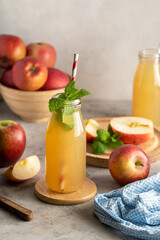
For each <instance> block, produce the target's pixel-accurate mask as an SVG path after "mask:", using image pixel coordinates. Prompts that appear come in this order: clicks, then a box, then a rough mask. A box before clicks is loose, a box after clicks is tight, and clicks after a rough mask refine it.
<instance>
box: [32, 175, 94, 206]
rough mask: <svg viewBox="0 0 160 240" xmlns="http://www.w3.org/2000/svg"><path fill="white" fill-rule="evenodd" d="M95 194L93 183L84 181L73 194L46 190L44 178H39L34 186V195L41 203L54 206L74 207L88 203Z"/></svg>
mask: <svg viewBox="0 0 160 240" xmlns="http://www.w3.org/2000/svg"><path fill="white" fill-rule="evenodd" d="M96 194H97V187H96V185H95V183H94V182H93V181H92V180H90V179H89V178H86V179H85V182H84V184H83V186H82V187H81V188H80V189H79V190H78V191H77V192H73V193H57V192H54V191H52V190H50V189H49V188H48V185H47V183H46V180H45V178H41V179H40V180H39V181H38V182H37V183H36V185H35V195H36V196H37V197H38V198H39V199H40V200H42V201H44V202H47V203H51V204H56V205H75V204H80V203H84V202H88V201H89V200H91V199H92V198H94V197H95V195H96Z"/></svg>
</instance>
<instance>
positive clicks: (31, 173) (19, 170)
mask: <svg viewBox="0 0 160 240" xmlns="http://www.w3.org/2000/svg"><path fill="white" fill-rule="evenodd" d="M40 169H41V164H40V161H39V158H38V157H37V156H36V155H33V156H30V157H27V158H25V159H23V160H21V161H19V162H17V163H15V164H14V165H13V166H12V167H10V168H8V169H7V170H6V171H5V172H4V173H3V174H4V176H5V177H6V178H7V179H8V180H10V181H13V182H24V181H26V180H29V179H31V178H33V177H35V176H36V175H37V174H38V173H39V171H40Z"/></svg>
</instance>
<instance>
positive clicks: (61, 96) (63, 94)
mask: <svg viewBox="0 0 160 240" xmlns="http://www.w3.org/2000/svg"><path fill="white" fill-rule="evenodd" d="M58 98H61V99H66V94H65V93H62V94H60V95H59V97H58Z"/></svg>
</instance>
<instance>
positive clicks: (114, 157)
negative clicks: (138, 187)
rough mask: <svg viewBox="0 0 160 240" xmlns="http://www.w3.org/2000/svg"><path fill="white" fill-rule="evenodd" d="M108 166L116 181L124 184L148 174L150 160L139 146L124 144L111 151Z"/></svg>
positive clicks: (143, 177)
mask: <svg viewBox="0 0 160 240" xmlns="http://www.w3.org/2000/svg"><path fill="white" fill-rule="evenodd" d="M108 168H109V171H110V173H111V175H112V177H113V178H114V179H115V180H116V182H118V183H119V184H121V185H126V184H128V183H131V182H134V181H137V180H141V179H145V178H146V177H147V176H148V174H149V170H150V162H149V159H148V157H147V155H146V154H145V152H144V151H143V150H142V149H141V148H139V147H138V146H136V145H133V144H126V145H123V146H120V147H118V148H117V149H115V150H114V151H113V152H112V153H111V155H110V158H109V160H108Z"/></svg>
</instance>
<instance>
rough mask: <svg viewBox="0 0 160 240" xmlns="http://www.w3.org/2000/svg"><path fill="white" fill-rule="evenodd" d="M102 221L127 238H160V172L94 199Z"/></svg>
mask: <svg viewBox="0 0 160 240" xmlns="http://www.w3.org/2000/svg"><path fill="white" fill-rule="evenodd" d="M94 212H95V214H96V215H97V217H98V218H99V220H100V221H101V222H102V223H104V224H107V225H109V226H112V227H114V228H116V229H118V230H120V231H121V232H123V233H124V234H126V235H128V236H132V237H135V238H141V239H156V240H158V239H160V173H158V174H156V175H154V176H152V177H148V178H146V179H144V180H141V181H137V182H134V183H131V184H128V185H126V186H125V187H123V188H120V189H118V190H114V191H112V192H109V193H103V194H98V195H97V196H96V197H95V210H94Z"/></svg>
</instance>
